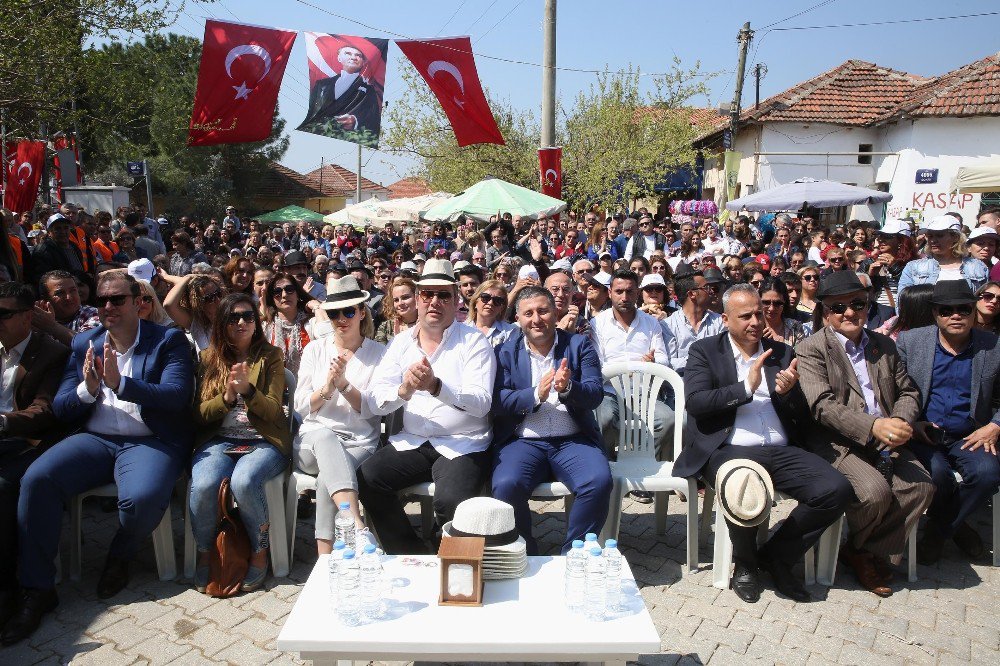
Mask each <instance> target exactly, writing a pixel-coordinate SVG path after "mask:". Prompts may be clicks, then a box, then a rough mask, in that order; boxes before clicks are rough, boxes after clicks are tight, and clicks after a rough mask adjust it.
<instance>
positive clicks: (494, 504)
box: [441, 497, 526, 553]
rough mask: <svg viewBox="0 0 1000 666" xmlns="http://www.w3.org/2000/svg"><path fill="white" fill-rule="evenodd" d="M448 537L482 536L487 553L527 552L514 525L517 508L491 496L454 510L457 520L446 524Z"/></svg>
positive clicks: (445, 533)
mask: <svg viewBox="0 0 1000 666" xmlns="http://www.w3.org/2000/svg"><path fill="white" fill-rule="evenodd" d="M441 531H442V532H443V533H444V535H445V536H446V537H453V536H454V537H465V536H481V537H484V538H485V539H486V552H487V553H489V552H505V553H524V552H525V547H526V544H525V542H524V538H523V537H521V536H520V535H519V534H518V533H517V527H516V526H515V525H514V507H512V506H511V505H510V504H507V503H506V502H501V501H500V500H498V499H494V498H492V497H471V498H469V499H467V500H465V501H464V502H462V503H461V504H459V505H458V506H457V507H455V517H454V518H453V519H452V520H451V521H449V522H447V523H445V524H444V527H443V528H441Z"/></svg>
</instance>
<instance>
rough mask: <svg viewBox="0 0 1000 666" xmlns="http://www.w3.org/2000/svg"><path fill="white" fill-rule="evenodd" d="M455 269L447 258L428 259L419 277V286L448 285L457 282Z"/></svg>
mask: <svg viewBox="0 0 1000 666" xmlns="http://www.w3.org/2000/svg"><path fill="white" fill-rule="evenodd" d="M455 282H456V281H455V269H454V267H452V265H451V262H450V261H448V260H447V259H428V260H427V263H425V264H424V271H423V272H422V273H421V274H420V277H419V278H417V286H419V287H437V286H444V287H448V286H451V285H454V284H455Z"/></svg>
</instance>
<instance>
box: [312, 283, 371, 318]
mask: <svg viewBox="0 0 1000 666" xmlns="http://www.w3.org/2000/svg"><path fill="white" fill-rule="evenodd" d="M369 296H371V294H369V293H368V292H367V291H365V290H364V289H362V288H361V285H359V284H358V281H357V280H356V279H355V278H354V276H353V275H346V276H344V277H342V278H339V279H337V280H332V281H331V282H330V290H329V291H327V292H326V300H325V301H323V304H322V305H321V306H320V307H322V308H323V309H324V310H339V309H341V308H349V307H351V306H352V305H357V304H358V303H364V302H365V301H367V300H368V297H369Z"/></svg>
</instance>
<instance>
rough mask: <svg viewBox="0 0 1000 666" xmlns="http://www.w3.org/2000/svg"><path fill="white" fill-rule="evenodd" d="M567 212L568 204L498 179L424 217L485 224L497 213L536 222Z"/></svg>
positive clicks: (437, 208)
mask: <svg viewBox="0 0 1000 666" xmlns="http://www.w3.org/2000/svg"><path fill="white" fill-rule="evenodd" d="M564 210H566V202H565V201H561V200H560V199H554V198H553V197H550V196H546V195H544V194H541V193H540V192H535V191H534V190H529V189H528V188H526V187H521V186H520V185H514V184H513V183H508V182H507V181H504V180H500V179H499V178H487V179H486V180H482V181H480V182H478V183H476V184H475V185H473V186H472V187H470V188H468V189H467V190H465V191H464V192H459V193H458V194H456V195H455V196H454V197H452V198H451V199H447V200H445V201H443V202H441V203H440V204H438V205H437V206H434V207H433V208H431V209H430V210H428V211H427V212H426V213H424V214H423V218H424V219H425V220H430V221H431V222H445V221H448V222H454V221H456V220H457V219H458V218H459V217H460V216H462V215H465V216H466V217H471V218H474V219H476V220H480V221H482V222H488V221H489V219H490V216H492V215H496V214H497V213H510V214H511V215H520V216H521V217H522V218H528V219H531V220H533V219H537V218H539V217H542V216H546V217H547V216H549V215H555V214H556V213H560V212H562V211H564Z"/></svg>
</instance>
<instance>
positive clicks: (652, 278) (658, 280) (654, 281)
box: [639, 273, 667, 290]
mask: <svg viewBox="0 0 1000 666" xmlns="http://www.w3.org/2000/svg"><path fill="white" fill-rule="evenodd" d="M666 286H667V283H666V282H664V280H663V276H662V275H660V274H659V273H646V275H644V276H643V278H642V283H640V284H639V289H640V290H641V289H645V288H646V287H666Z"/></svg>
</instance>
